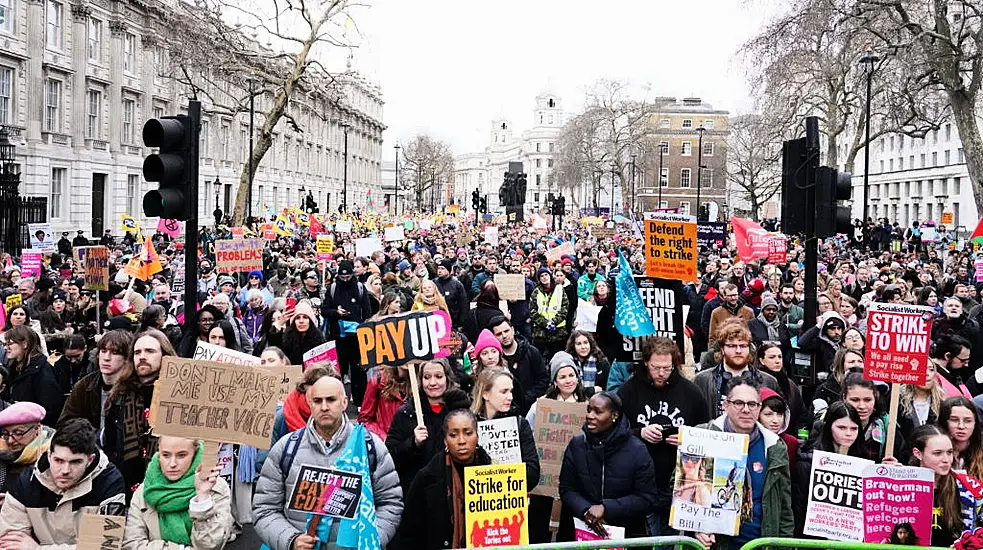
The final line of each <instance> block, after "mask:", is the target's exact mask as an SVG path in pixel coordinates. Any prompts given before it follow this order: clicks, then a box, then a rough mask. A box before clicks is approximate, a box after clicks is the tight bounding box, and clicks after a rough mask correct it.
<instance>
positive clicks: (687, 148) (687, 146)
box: [680, 141, 693, 157]
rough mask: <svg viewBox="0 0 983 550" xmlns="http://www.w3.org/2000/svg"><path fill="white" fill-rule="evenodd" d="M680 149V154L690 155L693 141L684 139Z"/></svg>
mask: <svg viewBox="0 0 983 550" xmlns="http://www.w3.org/2000/svg"><path fill="white" fill-rule="evenodd" d="M680 151H681V154H682V155H683V156H684V157H688V156H692V154H693V142H691V141H684V142H683V146H682V148H681V150H680Z"/></svg>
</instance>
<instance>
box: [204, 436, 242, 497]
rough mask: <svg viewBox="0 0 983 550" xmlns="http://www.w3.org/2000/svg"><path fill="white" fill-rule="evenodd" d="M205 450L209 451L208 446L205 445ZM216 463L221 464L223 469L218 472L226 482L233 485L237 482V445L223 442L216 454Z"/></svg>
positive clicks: (230, 485)
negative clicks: (235, 477)
mask: <svg viewBox="0 0 983 550" xmlns="http://www.w3.org/2000/svg"><path fill="white" fill-rule="evenodd" d="M205 451H208V447H205ZM215 457H216V460H215V465H216V466H221V467H222V469H221V470H219V472H218V477H220V478H222V479H224V480H225V482H226V483H227V484H228V485H229V487H232V486H233V485H232V484H233V483H235V479H234V476H235V470H236V466H235V461H236V460H235V459H236V457H235V445H231V444H229V443H223V444H222V445H220V446H219V448H218V453H216V455H215Z"/></svg>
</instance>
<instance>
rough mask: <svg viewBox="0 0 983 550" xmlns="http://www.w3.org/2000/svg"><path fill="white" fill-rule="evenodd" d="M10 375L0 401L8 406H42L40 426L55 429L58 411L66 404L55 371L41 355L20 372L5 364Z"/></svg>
mask: <svg viewBox="0 0 983 550" xmlns="http://www.w3.org/2000/svg"><path fill="white" fill-rule="evenodd" d="M7 369H9V371H10V375H9V376H8V379H7V388H6V389H5V390H4V392H3V399H4V401H7V402H8V403H11V404H13V403H17V402H19V401H30V402H32V403H37V404H38V405H41V406H42V407H44V411H45V413H44V420H42V421H41V423H42V424H44V425H45V426H49V427H52V428H53V427H55V424H56V423H57V422H58V416H59V415H61V408H62V407H63V406H64V405H65V394H63V393H62V392H61V385H60V384H59V383H58V377H57V376H56V375H55V369H54V368H52V367H51V365H50V364H48V358H47V357H45V356H44V355H35V356H34V357H31V359H30V360H29V361H28V362H27V365H26V366H24V368H23V369H21V370H17V369H16V368H15V367H14V365H13V364H8V365H7Z"/></svg>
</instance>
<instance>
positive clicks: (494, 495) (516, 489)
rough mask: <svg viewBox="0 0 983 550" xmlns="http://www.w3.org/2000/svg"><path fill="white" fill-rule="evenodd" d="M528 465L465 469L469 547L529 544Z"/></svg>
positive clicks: (501, 465) (465, 505) (466, 521)
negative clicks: (527, 521)
mask: <svg viewBox="0 0 983 550" xmlns="http://www.w3.org/2000/svg"><path fill="white" fill-rule="evenodd" d="M528 508H529V503H528V500H527V496H526V465H525V464H493V465H491V466H474V467H471V468H465V469H464V522H465V523H466V524H467V537H468V548H481V547H485V546H517V545H524V544H529V528H528V527H527V523H526V520H527V516H528Z"/></svg>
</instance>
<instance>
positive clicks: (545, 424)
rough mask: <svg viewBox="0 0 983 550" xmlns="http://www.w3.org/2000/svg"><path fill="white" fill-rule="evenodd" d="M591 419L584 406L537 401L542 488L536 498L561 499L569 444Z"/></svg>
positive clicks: (536, 490) (535, 429)
mask: <svg viewBox="0 0 983 550" xmlns="http://www.w3.org/2000/svg"><path fill="white" fill-rule="evenodd" d="M586 417H587V408H586V407H584V404H583V403H567V402H565V401H557V400H555V399H546V398H541V399H539V400H538V401H536V422H535V425H534V426H533V437H534V438H535V439H536V450H537V451H538V452H539V485H536V487H534V488H533V490H532V492H533V494H537V495H544V496H548V497H553V498H559V497H560V468H561V467H562V466H563V455H564V453H566V452H567V444H569V443H570V440H571V439H573V438H574V436H576V435H577V434H579V433H581V426H583V425H584V420H585V419H586Z"/></svg>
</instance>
